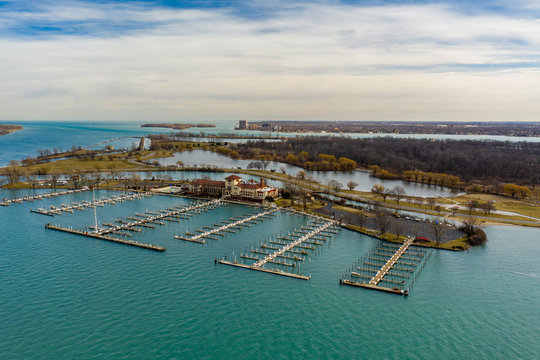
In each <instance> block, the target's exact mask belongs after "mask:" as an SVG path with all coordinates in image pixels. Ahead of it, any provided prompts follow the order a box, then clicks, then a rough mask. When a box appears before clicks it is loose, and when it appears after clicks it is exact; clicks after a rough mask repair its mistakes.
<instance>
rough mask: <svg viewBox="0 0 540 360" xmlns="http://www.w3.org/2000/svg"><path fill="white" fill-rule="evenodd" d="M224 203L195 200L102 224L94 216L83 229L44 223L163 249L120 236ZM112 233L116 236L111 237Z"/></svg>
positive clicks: (49, 227) (117, 241) (103, 237)
mask: <svg viewBox="0 0 540 360" xmlns="http://www.w3.org/2000/svg"><path fill="white" fill-rule="evenodd" d="M226 204H227V203H225V202H223V201H222V200H221V199H215V200H210V201H197V202H196V203H195V204H194V205H187V206H178V207H176V208H167V209H165V210H160V211H159V212H154V211H147V212H146V213H145V214H140V213H136V214H135V216H129V219H128V220H123V219H115V220H114V223H113V222H106V223H103V224H102V226H99V225H98V224H97V218H96V220H95V224H94V225H87V226H86V227H85V228H84V229H83V230H78V229H74V228H73V227H71V226H60V225H56V224H54V225H53V224H49V223H48V224H46V225H45V228H46V229H50V230H56V231H63V232H67V233H70V234H76V235H81V236H86V237H89V238H94V239H100V240H105V241H111V242H115V243H120V244H124V245H131V246H136V247H140V248H145V249H150V250H156V251H165V248H164V247H161V246H157V245H152V244H143V243H140V242H137V241H132V240H127V239H123V238H122V237H132V236H133V234H132V232H136V233H140V232H141V231H142V228H155V227H156V225H164V224H165V222H164V221H162V220H171V219H175V218H178V217H179V216H181V215H182V214H183V215H190V214H199V213H201V212H202V211H205V210H209V209H215V208H217V207H220V206H223V205H226ZM113 234H114V235H115V236H117V237H113V236H112V235H113Z"/></svg>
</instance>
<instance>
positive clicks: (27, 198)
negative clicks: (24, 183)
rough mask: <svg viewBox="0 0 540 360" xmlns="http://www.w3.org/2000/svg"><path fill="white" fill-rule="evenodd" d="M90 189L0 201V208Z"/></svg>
mask: <svg viewBox="0 0 540 360" xmlns="http://www.w3.org/2000/svg"><path fill="white" fill-rule="evenodd" d="M89 190H90V189H88V188H85V189H73V190H65V191H58V192H53V193H45V194H39V195H34V196H28V195H26V196H23V197H20V198H13V199H2V201H0V206H9V205H11V204H18V203H22V202H23V201H34V200H42V199H48V198H50V197H56V196H63V195H69V194H75V193H80V192H83V191H89Z"/></svg>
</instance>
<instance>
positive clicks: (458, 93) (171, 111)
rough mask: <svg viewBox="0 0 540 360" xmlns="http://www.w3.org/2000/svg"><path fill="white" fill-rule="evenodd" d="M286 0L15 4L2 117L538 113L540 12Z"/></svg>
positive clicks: (0, 99) (6, 48) (5, 16)
mask: <svg viewBox="0 0 540 360" xmlns="http://www.w3.org/2000/svg"><path fill="white" fill-rule="evenodd" d="M279 4H280V3H279V2H276V3H274V5H275V6H274V7H273V9H279V10H274V11H271V14H268V15H269V16H263V17H255V18H246V17H245V16H240V15H239V14H238V11H235V10H231V9H224V8H217V9H173V8H159V7H150V6H148V5H144V4H141V3H136V4H131V5H126V4H119V5H118V4H116V5H115V4H92V5H90V4H88V3H83V2H68V3H60V2H51V3H46V2H45V3H42V5H39V6H38V7H33V8H23V9H17V10H12V11H9V10H8V11H6V12H5V13H2V15H0V28H1V27H4V29H5V30H6V31H4V33H6V34H8V35H7V36H4V37H2V38H0V49H2V53H1V54H0V68H2V69H3V71H2V73H1V75H0V108H2V114H1V115H0V117H2V118H3V119H5V120H17V119H68V120H72V119H115V120H116V119H118V120H129V119H133V120H154V119H155V120H183V119H186V120H191V119H201V120H203V119H210V120H211V119H236V118H251V119H268V118H276V119H283V118H285V119H339V120H355V119H358V120H378V119H381V120H392V119H396V120H454V119H455V120H537V119H536V118H535V116H536V115H535V114H537V113H538V110H540V109H539V107H540V105H538V104H537V101H536V99H537V98H538V95H539V94H538V91H539V90H538V89H537V86H536V84H538V81H539V80H540V79H539V72H538V65H537V59H538V56H539V51H540V22H538V21H537V20H535V19H531V18H528V17H517V16H505V15H503V14H501V13H498V14H493V13H482V14H464V13H460V12H457V11H456V10H454V9H452V8H451V7H450V6H447V5H404V6H391V5H387V6H364V7H358V6H350V5H336V4H327V3H314V4H310V5H307V4H301V3H297V4H295V5H294V6H291V5H288V6H283V7H279ZM268 11H270V10H268ZM29 24H31V26H30V25H29ZM42 26H48V27H50V28H56V29H58V30H42V29H41V27H42Z"/></svg>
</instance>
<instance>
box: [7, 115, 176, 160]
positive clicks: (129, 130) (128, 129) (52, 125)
mask: <svg viewBox="0 0 540 360" xmlns="http://www.w3.org/2000/svg"><path fill="white" fill-rule="evenodd" d="M2 123H9V122H4V121H3V122H2ZM12 123H15V122H12ZM20 124H21V125H23V127H24V129H22V130H19V131H15V132H13V133H11V134H9V135H4V136H0V166H5V165H7V164H8V163H9V161H11V160H22V159H25V158H28V157H36V156H37V155H38V150H40V149H53V148H57V149H61V150H68V149H70V148H71V146H73V145H75V146H77V147H78V146H82V147H85V146H90V145H94V144H98V143H101V142H103V141H106V140H110V139H115V138H118V137H130V136H138V137H140V136H144V135H145V134H149V133H160V132H170V130H168V129H159V128H141V127H140V124H133V123H127V122H54V121H48V122H40V121H28V122H27V121H24V122H20ZM165 130H167V131H165ZM138 144H139V139H133V138H127V139H121V140H118V141H115V142H113V143H111V145H113V146H115V148H124V147H131V146H133V145H138ZM102 147H104V146H102Z"/></svg>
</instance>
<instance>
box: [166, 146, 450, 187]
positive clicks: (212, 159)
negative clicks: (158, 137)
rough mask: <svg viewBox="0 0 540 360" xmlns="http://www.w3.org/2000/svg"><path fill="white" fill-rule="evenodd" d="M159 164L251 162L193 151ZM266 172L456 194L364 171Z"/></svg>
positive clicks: (272, 166)
mask: <svg viewBox="0 0 540 360" xmlns="http://www.w3.org/2000/svg"><path fill="white" fill-rule="evenodd" d="M159 161H160V163H161V164H162V165H175V164H176V162H177V161H182V162H183V163H184V165H186V166H193V165H197V166H201V165H215V166H218V167H222V168H229V169H231V168H232V169H236V168H242V169H246V168H247V167H248V165H249V164H250V163H251V162H253V161H254V160H235V159H232V158H230V157H228V156H225V155H222V154H218V153H214V152H211V151H204V150H193V151H184V152H179V153H176V154H175V155H174V156H172V157H169V158H163V159H160V160H159ZM267 170H274V171H276V172H279V173H281V172H283V171H284V172H285V173H286V174H288V175H292V176H296V175H297V174H298V172H299V171H304V172H305V173H306V174H307V176H308V178H309V177H311V178H313V179H314V180H316V181H319V182H320V183H322V184H328V182H329V181H330V180H337V181H339V182H340V183H341V185H342V186H343V188H346V184H347V183H348V182H349V181H354V182H356V183H357V184H358V186H357V187H356V188H355V189H356V190H361V191H371V189H372V188H373V186H374V185H375V184H381V185H383V186H384V187H387V188H390V189H391V188H393V187H394V186H397V185H399V186H401V187H403V188H404V189H405V191H406V192H407V195H411V196H426V197H427V196H452V195H456V194H457V193H456V191H454V190H453V189H450V188H444V187H443V188H441V187H437V186H429V185H425V184H416V183H409V182H406V181H402V180H383V179H378V178H376V177H373V176H371V175H370V173H369V172H365V171H309V170H305V169H302V168H299V167H297V166H294V165H289V164H285V163H280V162H271V163H269V164H268V167H267Z"/></svg>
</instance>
